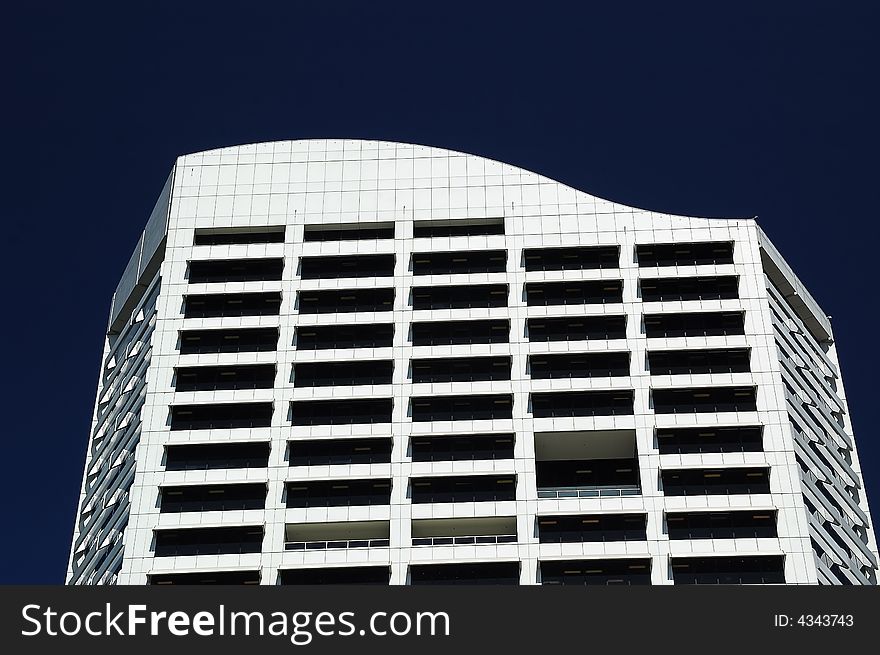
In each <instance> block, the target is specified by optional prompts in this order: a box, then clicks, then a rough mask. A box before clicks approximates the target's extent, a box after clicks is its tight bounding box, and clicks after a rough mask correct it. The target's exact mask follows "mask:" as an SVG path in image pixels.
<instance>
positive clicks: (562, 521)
mask: <svg viewBox="0 0 880 655" xmlns="http://www.w3.org/2000/svg"><path fill="white" fill-rule="evenodd" d="M646 525H647V516H646V515H645V514H574V515H566V516H539V517H538V540H539V541H540V542H541V543H542V544H545V543H580V542H590V541H645V540H646V539H647V538H648V535H647V530H646Z"/></svg>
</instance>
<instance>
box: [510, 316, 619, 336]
mask: <svg viewBox="0 0 880 655" xmlns="http://www.w3.org/2000/svg"><path fill="white" fill-rule="evenodd" d="M526 333H527V336H528V338H529V341H538V342H540V341H587V340H595V339H603V340H604V339H625V338H626V316H570V317H569V316H564V317H559V318H528V319H526Z"/></svg>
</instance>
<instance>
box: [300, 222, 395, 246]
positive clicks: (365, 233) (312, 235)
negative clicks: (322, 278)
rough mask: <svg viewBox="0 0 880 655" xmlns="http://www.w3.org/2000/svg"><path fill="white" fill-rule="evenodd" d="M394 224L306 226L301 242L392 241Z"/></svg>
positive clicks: (324, 224) (367, 223) (365, 223)
mask: <svg viewBox="0 0 880 655" xmlns="http://www.w3.org/2000/svg"><path fill="white" fill-rule="evenodd" d="M393 238H394V223H392V222H385V223H369V222H364V223H340V224H332V223H323V224H318V225H306V226H305V227H304V229H303V241H305V242H307V243H308V242H311V241H366V240H373V239H393Z"/></svg>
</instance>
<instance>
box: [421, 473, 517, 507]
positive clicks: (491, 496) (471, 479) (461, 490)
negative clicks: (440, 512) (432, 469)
mask: <svg viewBox="0 0 880 655" xmlns="http://www.w3.org/2000/svg"><path fill="white" fill-rule="evenodd" d="M410 489H411V492H412V502H413V503H414V504H421V503H481V502H489V501H503V500H516V475H515V474H513V473H509V474H507V475H456V476H448V477H446V476H444V477H424V478H412V479H411V480H410Z"/></svg>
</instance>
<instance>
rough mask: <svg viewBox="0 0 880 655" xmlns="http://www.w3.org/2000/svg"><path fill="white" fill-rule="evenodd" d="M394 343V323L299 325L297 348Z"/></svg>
mask: <svg viewBox="0 0 880 655" xmlns="http://www.w3.org/2000/svg"><path fill="white" fill-rule="evenodd" d="M393 343H394V325H393V324H392V323H368V324H364V325H298V326H297V328H296V349H297V350H336V349H341V348H390V347H391V346H392V345H393Z"/></svg>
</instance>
